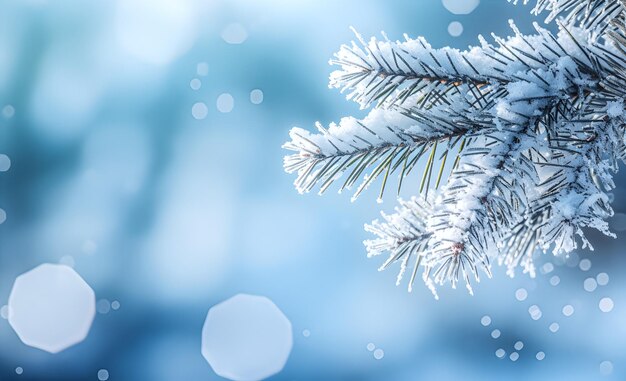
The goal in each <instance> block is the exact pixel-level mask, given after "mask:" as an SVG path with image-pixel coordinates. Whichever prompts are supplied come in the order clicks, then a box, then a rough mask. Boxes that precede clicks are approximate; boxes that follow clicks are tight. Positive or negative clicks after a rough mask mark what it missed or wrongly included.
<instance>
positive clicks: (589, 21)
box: [507, 0, 624, 34]
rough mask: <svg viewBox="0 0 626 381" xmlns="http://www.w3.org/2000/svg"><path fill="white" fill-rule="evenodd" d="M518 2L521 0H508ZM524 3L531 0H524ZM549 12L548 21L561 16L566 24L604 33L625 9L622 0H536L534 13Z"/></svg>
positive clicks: (546, 20)
mask: <svg viewBox="0 0 626 381" xmlns="http://www.w3.org/2000/svg"><path fill="white" fill-rule="evenodd" d="M507 1H509V2H513V4H517V3H518V1H519V0H507ZM523 2H524V5H526V4H528V3H529V2H530V0H523ZM545 11H547V12H548V16H547V17H546V19H545V22H546V23H549V22H552V21H553V20H555V19H557V18H559V17H561V18H562V19H563V21H564V22H565V24H567V25H576V26H579V27H582V28H585V29H588V30H592V29H593V30H595V32H597V33H598V34H602V33H603V32H604V31H605V30H606V28H607V27H608V25H609V24H610V23H611V21H612V20H613V19H614V18H616V17H618V16H619V14H620V13H621V12H623V11H624V4H623V2H622V0H536V5H535V7H534V8H533V10H532V11H531V12H532V13H533V14H534V15H539V14H541V13H542V12H545Z"/></svg>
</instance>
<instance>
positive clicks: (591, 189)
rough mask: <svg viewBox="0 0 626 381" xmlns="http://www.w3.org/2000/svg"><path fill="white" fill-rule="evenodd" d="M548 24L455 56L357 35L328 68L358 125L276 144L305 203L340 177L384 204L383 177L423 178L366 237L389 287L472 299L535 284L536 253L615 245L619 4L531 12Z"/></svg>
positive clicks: (555, 2) (622, 62)
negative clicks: (454, 291) (485, 282)
mask: <svg viewBox="0 0 626 381" xmlns="http://www.w3.org/2000/svg"><path fill="white" fill-rule="evenodd" d="M514 2H515V3H516V1H514ZM524 3H528V1H524ZM543 11H548V12H550V13H549V16H548V20H549V21H550V20H556V25H557V27H558V33H556V34H553V33H551V32H549V31H548V30H546V29H544V28H541V27H539V26H538V24H536V23H535V24H534V25H535V32H536V33H535V34H532V35H524V34H522V33H521V32H520V31H519V30H518V28H517V27H516V26H515V24H514V23H513V22H512V21H511V22H510V25H511V29H512V31H513V35H512V37H508V38H501V37H498V36H495V35H494V36H492V40H493V41H494V42H493V43H489V42H487V40H486V39H484V38H482V37H479V40H480V46H477V47H471V48H469V49H468V50H464V51H461V50H457V49H452V48H448V47H444V48H433V47H432V46H431V45H430V44H429V43H428V42H427V41H426V40H425V39H424V38H422V37H419V38H417V39H410V38H408V37H406V36H405V40H404V41H391V40H389V38H387V36H386V35H384V34H383V40H382V41H380V40H378V39H376V38H372V39H370V40H369V42H366V41H365V40H364V39H363V38H362V37H361V36H360V35H358V34H357V39H358V41H359V43H358V44H357V43H355V42H352V43H351V44H350V45H344V46H342V47H341V48H340V50H339V52H337V53H336V54H335V58H334V59H333V60H331V61H330V63H331V64H332V65H336V66H338V70H336V71H334V72H333V73H332V74H331V77H330V86H331V87H335V88H338V89H340V90H341V91H342V92H346V93H347V97H348V98H349V99H352V100H354V101H356V102H358V103H359V104H360V105H361V107H362V108H368V107H371V106H374V107H373V108H372V109H371V110H370V112H369V115H368V116H367V117H366V118H364V119H361V120H359V119H356V118H352V117H348V118H343V119H342V120H341V121H340V122H339V123H338V124H331V125H330V126H329V127H328V128H325V127H323V126H322V125H321V124H318V131H319V132H318V133H316V134H312V133H309V132H308V131H306V130H303V129H300V128H294V129H292V131H291V133H290V136H291V141H290V142H288V143H286V144H285V145H284V148H286V149H288V150H291V151H294V153H293V154H291V155H289V156H287V157H285V169H286V170H287V172H290V173H291V172H296V173H297V178H296V181H295V186H296V188H297V189H298V190H299V191H300V192H309V191H310V190H312V189H313V188H315V187H316V186H319V192H320V193H323V192H324V191H325V190H326V189H328V187H329V186H330V185H331V184H332V183H334V182H335V181H337V180H338V179H339V178H340V177H341V176H342V175H343V174H347V176H346V177H345V180H344V181H343V185H341V187H340V190H342V189H349V188H351V186H353V185H354V184H356V183H357V181H359V180H360V181H361V182H360V184H359V186H358V188H357V189H356V191H355V192H354V196H353V199H354V198H355V197H357V196H358V195H359V194H361V193H362V192H363V191H364V190H365V189H367V187H368V186H369V185H371V184H372V183H373V181H374V180H375V179H377V178H382V182H381V183H382V185H381V189H380V192H379V198H380V197H382V194H383V191H384V190H385V186H386V184H387V181H388V178H390V176H391V175H393V174H397V177H398V192H399V191H400V187H401V186H402V184H403V182H402V180H403V179H404V178H405V177H406V176H407V175H408V174H409V173H411V172H412V171H415V170H419V171H421V172H422V181H421V183H419V186H417V187H416V188H417V189H416V193H421V194H422V195H421V196H416V197H414V198H412V199H411V200H408V201H400V206H399V207H398V208H397V209H396V213H394V214H391V215H383V221H382V222H381V221H374V222H373V223H372V224H371V225H367V226H366V230H367V231H369V232H371V233H373V234H374V235H375V236H376V238H374V239H371V240H368V241H366V242H365V246H366V249H367V252H368V255H369V256H377V255H380V254H384V253H388V254H389V256H388V258H387V260H386V261H385V262H384V264H383V265H382V266H381V269H385V268H387V267H388V266H390V265H391V264H392V263H395V262H399V263H400V275H399V276H398V282H399V281H400V279H401V277H402V275H403V274H404V273H405V272H406V270H407V269H410V272H411V275H410V280H409V289H411V287H412V284H413V282H414V280H415V279H416V277H417V274H418V272H419V271H420V270H422V273H421V277H422V279H423V280H424V282H425V283H426V285H427V286H428V287H429V288H430V289H431V290H432V291H433V292H435V286H436V285H442V284H445V283H450V284H451V285H452V287H456V286H457V285H458V284H459V283H460V282H461V283H463V284H465V285H466V287H467V289H468V290H469V291H470V293H471V292H472V286H471V283H473V282H478V281H479V280H480V278H481V276H482V275H483V274H484V275H486V276H487V277H490V276H491V271H492V269H491V265H492V263H498V264H500V265H504V266H506V267H507V273H508V274H509V275H513V274H514V272H515V269H516V268H518V267H522V268H523V270H524V272H526V273H529V274H531V276H534V273H535V271H534V265H533V258H534V256H535V254H536V253H537V252H538V251H543V252H551V253H552V254H553V255H562V254H563V253H567V252H570V251H572V250H574V249H577V248H578V247H580V246H582V248H591V244H590V242H589V241H588V240H587V238H586V237H585V230H586V229H589V228H592V229H596V230H598V231H600V232H602V233H604V234H606V235H609V236H613V234H612V233H611V232H610V231H609V229H608V224H607V222H606V219H607V218H608V217H610V216H611V215H612V214H613V211H612V209H611V206H610V194H609V193H608V192H610V191H611V190H612V189H613V188H614V186H615V184H614V182H613V175H614V173H615V172H617V169H618V165H617V162H618V160H622V161H624V158H625V157H626V133H625V127H626V114H625V113H624V98H626V71H625V70H624V67H626V21H625V20H626V10H625V7H624V3H623V1H622V0H620V1H608V0H591V1H582V0H537V2H536V5H535V8H534V10H533V12H534V13H537V14H538V13H541V12H543ZM453 149H454V151H453V152H452V150H453ZM451 152H452V153H451ZM450 153H451V155H454V156H455V157H454V161H453V164H452V165H450V162H448V165H446V159H447V158H448V156H449V154H450ZM436 162H439V163H440V165H441V166H440V168H439V170H438V171H437V170H434V166H435V163H436ZM444 171H445V172H447V176H444ZM431 180H434V181H431ZM440 185H442V186H441V187H440ZM429 190H430V193H429ZM426 200H428V201H426Z"/></svg>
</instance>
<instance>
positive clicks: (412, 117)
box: [283, 109, 475, 199]
mask: <svg viewBox="0 0 626 381" xmlns="http://www.w3.org/2000/svg"><path fill="white" fill-rule="evenodd" d="M427 117H428V116H425V115H424V114H423V113H414V112H412V111H411V110H404V112H402V113H398V112H392V111H388V110H380V109H375V110H372V111H371V112H370V114H369V115H368V117H367V118H365V119H363V120H357V119H355V118H344V119H342V120H341V122H340V123H339V125H336V124H332V125H331V126H330V128H328V129H325V128H324V127H323V126H321V125H320V124H318V129H319V130H320V133H319V134H315V135H311V134H310V133H309V132H308V131H306V130H302V129H299V128H294V129H292V131H291V132H290V136H291V139H292V140H291V141H290V142H288V143H286V144H285V145H284V146H283V147H284V148H286V149H288V150H292V151H296V152H297V153H295V154H293V155H290V156H287V157H285V170H286V171H287V172H289V173H292V172H297V173H298V177H297V178H296V181H295V186H296V189H298V191H300V192H301V193H305V192H309V191H311V190H312V189H313V188H314V187H315V186H316V185H318V184H320V190H319V193H320V194H322V193H324V192H325V191H326V190H327V189H328V187H329V186H330V185H332V184H333V182H335V181H336V180H338V179H339V178H340V177H341V175H342V174H343V173H344V172H347V171H350V173H349V175H348V176H347V178H346V180H345V181H344V183H343V185H342V186H341V188H340V191H341V190H343V189H351V187H352V186H353V185H354V184H355V183H356V182H357V181H358V180H359V179H362V178H363V181H362V183H361V184H360V185H359V186H358V189H357V190H356V192H355V194H354V196H353V199H356V197H358V196H359V194H360V193H361V192H362V191H363V190H365V189H366V188H367V187H368V186H369V185H370V184H371V183H372V182H373V181H374V180H375V179H376V178H378V177H379V176H381V175H382V176H384V181H383V183H382V185H381V191H380V197H382V193H383V191H384V189H385V185H386V182H387V180H388V178H389V176H390V175H392V174H394V173H395V172H397V171H400V174H399V184H398V192H399V191H400V187H401V184H402V183H401V181H402V179H403V178H405V177H406V176H408V175H409V174H410V173H411V172H412V171H413V170H414V169H415V168H416V165H417V163H418V161H419V160H420V158H422V157H424V156H425V155H428V157H430V160H429V161H428V163H429V164H428V165H427V167H426V168H425V170H424V173H428V172H429V171H432V166H434V164H435V160H434V159H433V158H434V155H435V153H436V152H439V153H440V154H441V155H447V152H448V150H450V149H452V148H453V147H455V146H457V144H458V143H459V142H460V140H461V138H462V137H463V136H464V135H465V134H467V133H468V131H470V130H471V129H472V128H473V127H474V125H475V124H471V123H468V124H466V125H462V124H460V123H459V124H455V123H449V122H446V121H445V120H444V119H442V118H440V117H438V118H435V117H434V116H432V117H431V128H430V129H429V130H428V131H424V130H423V129H421V128H419V126H418V125H417V123H418V121H420V120H422V121H423V120H425V118H427ZM437 148H439V151H437ZM442 149H443V153H441V151H442ZM429 151H430V154H428V152H429ZM368 168H373V170H372V171H371V172H369V174H366V172H367V169H368ZM442 170H443V165H442V167H441V168H440V172H441V171H442Z"/></svg>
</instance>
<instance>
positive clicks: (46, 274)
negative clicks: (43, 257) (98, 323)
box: [8, 263, 96, 353]
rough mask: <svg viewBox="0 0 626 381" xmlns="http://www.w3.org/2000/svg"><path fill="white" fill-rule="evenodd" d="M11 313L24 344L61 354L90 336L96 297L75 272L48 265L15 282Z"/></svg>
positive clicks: (67, 267)
mask: <svg viewBox="0 0 626 381" xmlns="http://www.w3.org/2000/svg"><path fill="white" fill-rule="evenodd" d="M8 312H9V313H8V315H9V316H8V320H9V324H10V325H11V327H12V328H13V330H15V333H17V335H18V336H19V338H20V340H22V342H23V343H24V344H26V345H28V346H31V347H34V348H38V349H41V350H44V351H46V352H50V353H58V352H60V351H62V350H65V349H67V348H69V347H71V346H73V345H75V344H78V343H80V342H81V341H83V340H84V339H85V338H86V337H87V334H88V333H89V330H90V329H91V324H92V323H93V319H94V316H95V313H96V297H95V294H94V292H93V290H92V289H91V287H89V285H88V284H87V283H86V282H85V281H84V280H83V278H81V277H80V275H78V273H76V271H74V269H72V268H71V267H69V266H65V265H58V264H49V263H47V264H43V265H40V266H37V267H35V268H34V269H32V270H30V271H28V272H25V273H24V274H22V275H20V276H18V277H17V278H16V279H15V283H14V284H13V289H12V290H11V294H10V295H9V304H8Z"/></svg>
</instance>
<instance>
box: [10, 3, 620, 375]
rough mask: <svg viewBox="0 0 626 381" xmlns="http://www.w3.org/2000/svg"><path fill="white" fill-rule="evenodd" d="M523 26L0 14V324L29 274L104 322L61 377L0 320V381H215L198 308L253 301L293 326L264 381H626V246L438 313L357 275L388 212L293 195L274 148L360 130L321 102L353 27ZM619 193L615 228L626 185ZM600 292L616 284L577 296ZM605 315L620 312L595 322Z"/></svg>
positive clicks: (49, 8)
mask: <svg viewBox="0 0 626 381" xmlns="http://www.w3.org/2000/svg"><path fill="white" fill-rule="evenodd" d="M529 11H530V7H529V6H526V7H523V6H513V5H510V4H508V3H507V2H506V1H504V0H483V1H482V2H481V4H480V5H479V6H478V7H477V8H476V9H475V10H474V11H473V12H472V13H470V14H467V15H455V14H453V13H451V12H450V11H448V10H447V9H446V8H445V7H444V6H443V5H442V3H441V1H440V0H424V1H409V0H393V1H391V0H390V1H385V2H383V1H376V2H374V1H371V2H364V1H359V0H343V1H341V2H338V1H330V0H327V1H325V0H316V1H313V0H300V1H287V0H258V1H254V2H252V1H246V0H131V1H127V0H116V1H100V0H96V1H82V0H63V1H47V0H19V1H18V0H0V109H1V110H2V113H1V114H0V153H4V154H6V155H7V156H8V157H9V158H10V160H11V166H10V169H9V170H8V171H6V172H3V173H0V208H2V209H4V210H5V211H6V216H7V217H6V221H5V222H4V223H3V224H1V225H0V306H1V305H4V304H6V301H7V299H8V296H9V293H10V291H11V287H12V284H13V281H14V280H15V277H16V276H18V275H20V274H21V273H23V272H25V271H28V270H30V269H31V268H33V267H35V266H37V265H39V264H41V263H45V262H52V263H58V262H62V263H67V264H70V265H73V266H74V268H75V269H76V271H77V272H78V273H80V274H81V276H82V277H83V278H84V279H85V280H86V281H87V282H88V283H89V284H90V285H91V286H92V288H93V289H94V290H95V292H96V296H97V298H98V300H99V301H100V302H99V304H98V306H99V313H98V314H97V316H96V318H95V321H94V324H93V327H92V329H91V332H90V334H89V336H88V337H87V339H86V340H85V341H84V342H82V343H80V344H78V345H76V346H74V347H72V348H70V349H68V350H66V351H64V352H62V353H59V354H57V355H51V354H48V353H45V352H42V351H40V350H37V349H33V348H30V347H27V346H25V345H24V344H22V343H21V341H20V340H19V338H18V337H17V336H16V334H15V333H14V332H13V330H12V329H11V327H10V326H9V324H8V322H7V320H4V319H0V380H3V381H5V380H13V379H15V380H65V381H70V380H97V379H98V378H97V372H98V370H99V369H107V370H108V371H109V373H110V378H109V379H110V380H133V381H134V380H153V381H158V380H219V379H221V378H220V377H219V376H217V375H216V374H215V373H214V372H213V371H212V370H211V368H210V366H209V365H208V364H207V362H206V361H205V359H204V358H203V357H202V355H201V353H200V340H201V337H200V333H201V329H202V324H203V322H204V319H205V316H206V314H207V311H208V309H209V308H210V307H211V306H212V305H214V304H216V303H219V302H220V301H222V300H224V299H227V298H229V297H231V296H233V295H235V294H237V293H249V294H255V295H264V296H267V297H269V298H270V299H272V300H273V301H274V302H275V303H276V305H277V306H278V307H279V308H280V309H281V310H282V311H283V312H284V314H285V315H286V316H287V317H288V318H289V319H290V321H291V323H292V326H293V332H294V346H293V351H292V353H291V356H290V358H289V360H288V362H287V365H286V367H285V368H284V370H283V371H282V372H281V373H279V374H277V375H275V376H273V377H272V378H271V380H276V381H278V380H329V381H331V380H360V381H366V380H440V381H447V380H487V379H500V378H502V379H507V380H528V379H532V380H544V379H545V380H548V379H550V380H552V379H568V380H585V381H588V380H595V379H614V380H623V379H625V378H626V344H624V343H626V324H624V322H626V309H625V308H624V307H626V303H624V300H625V298H626V293H625V291H624V290H626V287H624V286H625V285H624V283H625V282H626V278H625V277H624V276H623V275H622V273H620V271H619V269H620V268H623V267H624V265H625V262H626V261H625V259H624V256H623V251H624V250H623V246H624V245H623V242H624V239H626V238H624V237H623V236H622V237H623V238H620V239H618V240H612V239H608V238H603V237H600V236H598V235H597V234H591V237H592V240H593V242H594V243H595V244H596V251H595V252H593V253H590V252H588V251H580V252H578V253H575V254H574V255H572V256H571V257H570V258H567V259H566V258H556V259H555V258H549V257H548V256H543V257H542V258H540V259H539V260H538V261H539V263H540V265H541V263H543V262H554V263H555V269H554V270H553V271H552V272H550V273H549V274H541V272H539V273H540V274H539V275H538V277H537V278H535V279H531V278H529V277H528V276H527V275H525V274H518V276H517V277H515V278H514V279H512V280H511V279H509V278H508V277H506V276H505V274H504V270H503V269H501V268H496V269H495V275H494V279H492V280H486V281H484V282H482V283H481V284H480V285H478V286H477V287H476V288H475V293H476V295H475V296H473V297H472V296H469V295H467V294H466V292H465V290H457V291H454V290H448V289H445V290H440V294H441V295H440V296H441V300H440V301H435V300H433V298H432V296H431V295H430V293H429V291H428V290H426V289H425V288H423V287H421V285H419V284H418V285H417V286H418V287H416V289H415V291H414V292H413V293H411V294H409V293H407V292H406V287H405V286H406V285H405V284H403V285H402V286H401V287H396V286H395V285H394V283H395V278H396V272H395V270H396V269H394V270H390V271H387V272H382V273H378V272H376V269H377V267H378V266H379V265H380V259H371V260H368V259H367V258H366V257H365V250H364V248H363V246H362V244H361V242H362V241H363V239H366V238H367V237H368V235H367V233H365V232H364V231H363V223H365V222H370V221H371V220H372V219H374V218H377V217H378V215H379V214H378V213H379V209H380V208H383V209H384V210H385V211H387V212H391V211H392V210H393V207H394V206H395V200H394V195H393V194H392V193H391V192H390V193H388V194H387V195H386V198H385V202H384V203H383V204H382V205H379V204H376V202H375V199H376V192H375V191H374V190H372V191H370V192H368V193H366V194H365V195H363V196H362V197H361V198H360V199H359V200H358V201H357V202H355V203H350V197H349V195H337V194H336V192H329V193H328V194H327V195H326V196H325V197H323V198H320V197H317V196H315V195H306V196H300V195H298V194H297V192H296V191H295V190H294V189H293V186H292V182H293V180H294V177H293V176H291V175H287V174H285V173H284V171H283V169H282V157H283V156H284V155H285V154H286V152H285V151H284V150H282V149H281V145H282V143H283V142H285V141H286V140H287V139H288V135H287V133H288V131H289V129H290V127H292V126H294V125H297V126H301V127H306V128H312V127H313V124H314V122H315V121H318V120H319V121H321V122H322V123H325V124H327V123H329V122H331V121H338V120H339V119H340V118H341V117H342V116H346V115H357V116H359V115H364V111H361V110H358V106H357V105H356V104H353V103H351V102H348V101H346V100H345V99H344V97H343V96H342V95H341V94H339V93H338V92H337V91H335V90H329V89H328V88H327V77H328V74H329V73H330V71H331V70H332V68H331V67H329V66H328V65H327V61H328V59H329V58H330V57H331V56H332V54H333V52H335V51H336V50H337V49H338V47H339V45H340V44H342V43H346V42H349V41H350V40H351V39H353V35H352V33H351V32H350V30H349V26H354V27H355V28H357V29H358V30H359V32H361V33H362V34H363V35H364V36H370V35H377V34H379V32H380V31H381V30H385V31H386V32H387V34H388V35H389V36H390V38H392V39H396V38H398V39H401V38H402V34H403V33H405V32H406V33H408V34H409V35H410V36H413V37H416V36H418V35H424V36H426V37H427V38H428V39H429V41H430V42H431V43H432V44H433V45H434V46H445V45H451V46H455V47H459V48H465V47H467V46H468V45H469V44H475V43H477V38H476V36H477V35H478V34H483V35H485V36H487V37H488V36H489V34H490V33H491V32H495V33H497V34H499V35H502V36H505V35H508V34H510V29H509V27H508V19H509V18H514V19H515V20H516V21H517V23H518V25H519V26H520V27H521V29H522V30H523V31H530V30H531V28H530V25H531V21H532V20H534V19H533V18H532V16H531V15H530V14H529ZM541 20H542V19H537V21H541ZM453 21H458V22H460V23H462V25H463V32H462V34H461V35H460V36H457V37H453V36H451V35H450V34H449V32H448V25H449V24H450V23H451V22H453ZM242 40H243V41H242ZM229 42H230V43H229ZM233 42H241V43H233ZM207 68H208V70H207ZM198 86H200V87H199V88H198ZM255 89H260V90H261V91H262V92H263V101H262V102H261V103H259V104H255V103H253V102H251V100H250V93H251V91H252V90H255ZM224 93H228V94H231V95H232V97H233V99H234V107H233V108H232V110H231V111H230V112H223V111H228V109H229V107H228V105H227V104H226V105H225V104H224V101H223V100H224V99H226V98H224V97H221V98H220V99H221V101H220V104H219V107H220V108H221V111H220V109H218V104H217V103H218V97H219V96H220V94H224ZM255 94H258V92H257V93H255ZM258 101H259V99H256V101H255V102H256V103H258ZM198 103H201V104H200V105H196V104H198ZM226 103H228V102H226ZM202 104H204V105H206V109H205V108H204V106H202ZM194 105H196V106H194ZM192 109H193V110H194V112H193V114H192ZM617 183H618V190H617V191H616V192H615V207H616V210H617V211H618V212H623V211H625V210H626V202H625V201H624V194H625V193H624V192H625V190H626V178H624V177H619V176H618V179H617ZM415 188H416V187H413V188H411V186H410V185H406V187H405V190H407V189H408V190H407V191H408V194H410V193H412V192H416V189H415ZM620 218H623V216H620ZM614 225H615V224H614ZM616 228H617V229H618V230H622V229H626V226H623V223H622V225H621V226H616ZM580 258H589V259H591V262H592V267H591V269H590V270H588V271H582V270H580V269H579V268H578V267H577V265H578V259H580ZM613 269H615V270H613ZM600 272H607V273H608V274H609V276H610V282H609V283H608V284H607V285H605V286H599V287H598V289H597V290H595V291H594V292H586V291H585V290H584V289H583V281H584V279H585V278H588V277H595V276H596V275H597V274H598V273H600ZM555 276H557V277H558V278H559V280H560V282H558V285H556V286H554V285H552V284H554V283H557V281H556V280H555V278H554V277H555ZM522 287H523V288H525V289H526V290H528V299H526V300H525V301H522V302H520V301H518V300H516V298H515V292H516V290H517V289H519V288H522ZM607 296H608V297H611V298H613V300H614V302H615V308H614V309H613V311H612V312H610V313H603V312H601V311H600V310H599V308H598V302H599V300H600V299H601V298H602V297H607ZM112 301H117V302H119V305H120V307H119V309H117V310H113V309H107V308H106V304H107V303H108V302H112ZM568 304H571V305H572V306H573V307H574V309H575V312H574V314H573V315H572V316H570V317H565V316H564V315H563V313H562V312H561V311H562V308H563V306H565V305H568ZM531 305H538V306H539V307H540V308H541V310H542V312H543V316H542V318H541V319H539V320H536V321H535V320H532V319H531V317H530V315H529V312H528V309H529V307H530V306H531ZM484 315H488V316H490V318H491V324H490V325H489V326H487V327H485V326H483V325H482V324H481V318H482V317H483V316H484ZM553 322H557V323H558V324H559V325H560V329H559V330H558V332H556V333H552V332H551V331H550V330H549V328H548V327H549V326H550V324H552V323H553ZM494 329H498V330H500V332H501V335H500V336H499V337H497V338H496V339H494V338H492V331H493V330H494ZM304 330H307V331H308V332H310V336H308V337H305V336H304V335H303V334H302V332H303V331H304ZM494 336H497V334H494ZM520 340H521V341H523V343H524V348H523V349H522V350H520V351H519V359H518V360H517V361H511V360H510V359H509V354H510V353H511V352H513V351H514V349H513V346H514V343H516V342H517V341H520ZM368 343H374V344H375V346H376V347H377V348H381V349H383V350H384V357H383V358H382V359H375V358H374V357H373V355H372V352H370V351H368V350H367V349H366V347H367V344H368ZM499 348H502V349H504V350H505V351H506V353H507V355H506V356H505V357H504V358H503V359H499V358H498V357H497V356H496V355H495V352H496V350H497V349H499ZM539 351H543V352H545V355H546V357H545V359H544V360H542V361H538V360H537V359H536V358H535V355H536V353H537V352H539ZM606 361H608V362H610V364H612V369H610V367H609V365H607V363H604V365H602V367H601V366H600V364H601V363H602V362H606ZM16 367H21V368H23V374H21V375H17V374H16V371H15V369H16ZM601 368H602V369H601Z"/></svg>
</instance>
